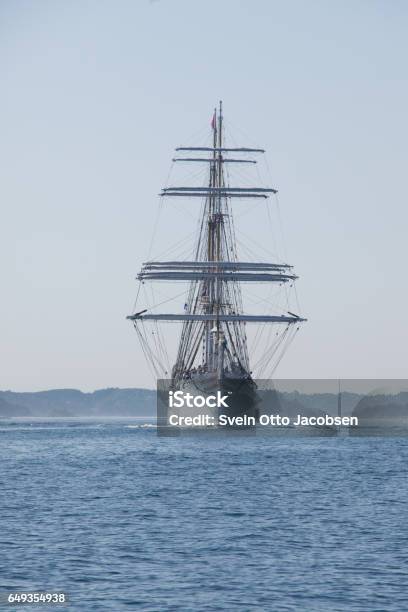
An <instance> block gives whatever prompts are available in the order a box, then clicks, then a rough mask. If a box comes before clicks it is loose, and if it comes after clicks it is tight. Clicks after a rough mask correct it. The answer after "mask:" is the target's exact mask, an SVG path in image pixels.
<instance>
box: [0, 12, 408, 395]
mask: <svg viewBox="0 0 408 612" xmlns="http://www.w3.org/2000/svg"><path fill="white" fill-rule="evenodd" d="M407 15H408V7H407V5H406V4H405V3H403V2H399V1H395V2H392V3H386V2H383V1H380V0H373V1H370V2H369V1H368V0H362V1H361V2H358V3H356V2H352V1H351V0H348V1H346V2H333V3H330V4H329V3H326V2H323V0H321V1H315V0H312V1H310V2H308V3H302V2H300V0H292V1H291V2H288V3H282V2H275V1H272V2H271V1H268V0H253V1H249V0H245V1H244V0H241V1H238V2H236V1H232V0H225V1H224V2H222V3H221V2H215V1H214V0H207V2H199V1H198V0H197V1H196V2H194V3H192V2H187V0H160V1H156V2H150V1H148V0H146V1H144V0H143V1H140V2H137V3H135V2H131V1H130V0H120V1H119V2H109V1H106V2H97V1H96V0H90V1H89V2H87V3H82V2H79V0H73V1H72V2H66V3H54V2H51V1H50V0H39V1H36V2H34V1H33V0H26V1H23V2H18V3H16V2H12V1H11V0H4V1H3V2H2V4H1V6H0V28H1V38H0V50H1V55H0V65H1V68H2V73H3V81H4V88H3V95H2V97H1V99H0V109H1V116H2V119H3V127H2V141H1V144H0V159H1V165H0V174H1V183H0V184H1V195H2V198H1V199H2V219H3V228H2V230H3V231H2V240H1V242H0V253H1V260H2V262H3V266H2V275H1V277H2V290H3V291H2V294H3V303H2V317H1V322H0V334H1V338H2V351H1V376H0V389H2V390H3V389H10V390H13V391H35V390H44V389H55V388H79V389H81V390H83V391H91V390H94V389H98V388H106V387H119V388H135V387H142V388H153V387H154V380H153V379H152V377H151V375H150V374H149V370H148V368H147V365H146V364H145V361H144V358H143V354H142V352H141V350H140V347H139V344H138V339H137V336H136V334H135V332H134V330H133V329H132V326H131V324H130V323H129V322H128V321H126V319H125V317H126V315H128V314H129V313H130V312H131V311H132V305H133V303H134V299H135V296H136V292H137V283H136V281H135V280H134V279H135V276H136V274H137V272H138V270H139V268H140V265H141V263H142V262H143V261H145V260H146V257H147V255H148V252H149V248H150V243H151V238H152V234H153V228H154V224H155V219H156V214H157V208H158V198H157V194H158V192H159V191H160V188H161V187H162V185H163V184H164V183H165V181H166V177H167V175H168V171H169V167H170V163H171V158H172V155H173V149H174V147H176V146H178V145H180V144H183V143H187V142H188V143H191V142H195V143H196V144H199V143H200V139H201V140H202V139H203V138H204V137H205V135H206V132H208V131H209V128H210V119H211V113H212V109H213V107H214V105H215V104H216V103H217V102H218V100H219V99H223V102H224V108H225V113H226V120H227V121H228V122H229V125H230V128H231V131H232V132H233V134H234V136H235V138H236V139H238V140H239V141H240V142H241V143H242V144H254V143H255V144H257V145H260V146H262V147H264V148H265V149H266V150H267V154H268V164H269V167H270V171H271V175H272V178H273V182H274V184H275V185H276V186H277V187H278V189H279V198H280V213H281V217H282V220H283V228H284V243H285V251H286V253H287V258H288V260H289V262H290V263H293V264H294V266H295V270H296V273H298V274H299V277H300V279H299V281H298V283H297V292H298V295H299V299H300V303H301V306H302V313H303V314H304V316H306V317H307V318H308V323H307V324H305V325H304V326H303V328H302V329H301V330H300V332H299V334H298V335H297V338H296V340H295V342H294V343H293V344H292V346H291V347H290V349H289V351H288V353H287V354H286V355H285V358H284V360H283V361H282V362H281V364H280V366H279V368H278V370H277V372H276V377H277V378H278V379H283V378H292V379H293V378H329V379H330V378H336V379H337V378H360V379H361V378H373V379H379V378H381V379H386V378H395V379H402V378H405V377H407V372H406V365H405V363H406V352H407V349H406V347H407V346H408V331H407V326H406V325H400V324H399V321H398V319H399V317H400V313H403V312H404V311H405V309H406V306H407V302H408V289H407V286H406V283H405V282H404V280H403V278H404V277H403V276H402V274H401V272H400V267H402V265H403V262H404V261H406V258H407V254H406V228H407V226H408V212H407V206H406V196H405V184H404V183H405V180H404V179H405V174H406V162H407V153H406V151H407V144H406V143H407V140H408V139H407V136H408V133H407V132H408V129H407V120H406V108H407V102H408V99H407V98H408V85H407V74H406V73H407V65H406V57H407V51H408V41H407V38H406V31H407V25H408V19H407ZM197 135H198V136H197ZM245 135H248V136H247V137H245ZM196 211H197V209H196ZM196 211H195V212H196ZM178 223H179V221H178V220H177V217H175V219H174V222H173V224H170V225H169V227H168V230H169V232H172V233H174V235H175V236H176V235H177V229H178ZM248 226H249V231H251V232H252V231H253V230H255V227H256V225H255V223H254V220H253V219H252V218H249V221H248ZM260 231H261V230H260ZM262 236H263V235H262ZM255 238H256V236H255ZM401 277H402V282H401Z"/></svg>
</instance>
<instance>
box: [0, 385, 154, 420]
mask: <svg viewBox="0 0 408 612" xmlns="http://www.w3.org/2000/svg"><path fill="white" fill-rule="evenodd" d="M155 413H156V391H153V390H151V389H100V390H98V391H94V392H93V393H83V392H82V391H78V390H77V389H52V390H50V391H38V392H36V393H16V392H13V391H0V417H1V416H3V417H14V416H47V417H48V416H49V417H70V416H73V417H77V416H149V415H154V414H155Z"/></svg>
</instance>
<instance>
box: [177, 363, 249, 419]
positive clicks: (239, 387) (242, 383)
mask: <svg viewBox="0 0 408 612" xmlns="http://www.w3.org/2000/svg"><path fill="white" fill-rule="evenodd" d="M178 388H179V389H180V390H182V391H183V393H190V394H191V395H192V396H193V397H197V396H204V397H208V396H210V395H217V393H218V392H219V394H220V395H221V396H222V397H224V398H225V400H224V403H223V405H221V406H219V407H208V406H203V407H192V408H183V412H184V413H185V414H186V415H187V414H188V415H189V416H196V415H198V414H208V415H209V416H210V417H211V419H212V422H213V423H214V424H215V425H216V426H227V427H235V426H236V427H240V428H242V427H251V426H254V425H255V424H256V422H257V421H258V417H259V409H258V403H259V397H258V395H257V392H256V385H255V383H254V381H253V380H252V379H251V378H248V377H246V378H243V377H234V376H231V375H230V376H224V377H223V378H222V380H221V381H218V379H217V377H216V376H215V375H211V373H208V374H207V373H202V374H200V373H198V374H195V375H194V374H193V375H192V376H191V377H190V378H188V379H185V380H183V381H182V382H181V384H179V386H178ZM224 404H226V405H224ZM220 417H224V418H220Z"/></svg>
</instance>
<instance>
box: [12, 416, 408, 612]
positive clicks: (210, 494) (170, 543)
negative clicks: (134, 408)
mask: <svg viewBox="0 0 408 612" xmlns="http://www.w3.org/2000/svg"><path fill="white" fill-rule="evenodd" d="M407 466H408V440H407V439H406V438H355V437H354V438H353V437H332V436H331V437H325V438H319V437H311V438H308V437H299V438H297V439H294V438H286V437H285V436H280V437H275V438H271V437H268V436H267V435H263V434H262V433H260V435H256V436H239V437H234V436H229V435H228V434H225V435H217V436H206V435H201V436H186V437H183V436H181V437H176V438H158V437H157V435H156V429H155V427H154V425H153V424H152V422H151V421H149V420H146V419H139V420H136V419H135V420H132V419H117V420H115V419H105V420H92V419H82V420H81V419H77V420H75V419H52V420H51V419H48V420H46V419H15V420H6V419H2V420H1V421H0V503H1V505H0V512H1V514H0V593H2V594H4V593H8V592H41V591H42V592H45V591H46V592H65V593H67V595H68V597H69V604H68V605H66V606H62V605H61V606H58V608H57V607H56V606H54V608H52V609H53V610H54V609H60V610H62V609H68V610H75V611H76V610H84V611H92V610H98V611H99V610H112V611H120V610H147V611H173V610H174V611H183V612H184V611H196V610H197V611H201V610H203V611H209V612H210V611H224V610H233V611H234V612H240V611H242V612H244V611H245V612H247V611H262V612H263V611H269V610H271V611H274V612H280V611H282V612H283V611H287V612H289V611H302V612H303V611H306V612H315V611H316V612H318V611H319V612H320V611H321V612H334V611H343V610H344V611H347V612H354V611H356V612H357V611H358V612H361V611H363V610H364V611H365V612H374V611H380V610H386V611H387V612H393V611H395V612H401V611H402V610H406V609H408V599H407V593H406V590H405V589H406V578H407V562H408V531H407V527H406V526H407V524H408V483H407ZM4 609H10V610H16V609H17V610H20V609H21V610H31V611H33V610H47V609H48V610H50V609H51V608H50V607H49V606H48V607H47V606H45V605H44V606H35V605H31V606H24V607H23V606H20V607H18V606H17V607H14V608H11V606H10V607H8V606H5V607H4Z"/></svg>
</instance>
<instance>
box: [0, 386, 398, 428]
mask: <svg viewBox="0 0 408 612" xmlns="http://www.w3.org/2000/svg"><path fill="white" fill-rule="evenodd" d="M271 393H272V396H269V397H270V399H271V401H267V402H266V405H267V407H268V408H269V409H271V408H272V411H276V412H279V413H282V414H293V415H296V414H304V415H319V414H331V415H336V414H337V411H338V395H337V394H336V393H315V394H306V393H299V392H297V391H293V392H290V393H289V392H285V393H283V392H279V393H277V392H276V391H272V392H271ZM267 399H268V393H267ZM341 412H342V414H343V415H344V416H350V415H355V416H359V417H360V418H362V419H370V418H372V417H374V416H375V417H394V418H395V417H396V418H399V419H400V418H403V419H404V421H405V419H408V393H407V392H401V393H398V394H395V395H386V394H384V395H359V394H357V393H348V392H345V393H342V398H341ZM155 414H156V391H155V390H153V389H117V388H115V389H100V390H98V391H94V392H92V393H83V392H82V391H78V390H77V389H52V390H50V391H38V392H34V393H30V392H29V393H16V392H14V391H0V417H18V416H22V417H23V416H28V417H29V416H39V417H81V416H89V417H91V416H96V417H97V416H109V417H114V416H155Z"/></svg>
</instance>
